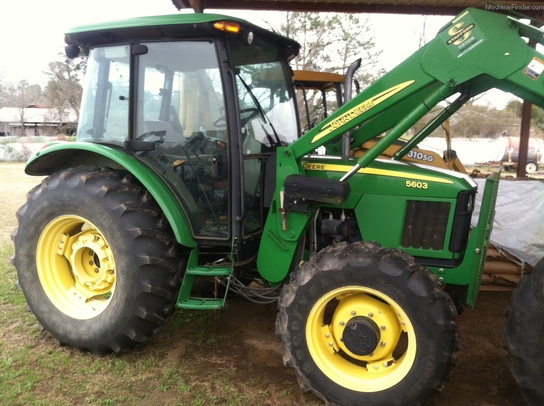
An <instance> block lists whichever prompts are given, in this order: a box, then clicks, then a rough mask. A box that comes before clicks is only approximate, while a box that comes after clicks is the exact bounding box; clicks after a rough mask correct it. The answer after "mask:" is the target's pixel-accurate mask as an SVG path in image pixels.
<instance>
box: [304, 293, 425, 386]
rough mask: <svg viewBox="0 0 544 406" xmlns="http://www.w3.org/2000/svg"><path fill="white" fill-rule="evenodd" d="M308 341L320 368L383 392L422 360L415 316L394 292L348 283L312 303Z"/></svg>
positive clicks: (343, 382) (348, 382) (337, 377)
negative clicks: (412, 317)
mask: <svg viewBox="0 0 544 406" xmlns="http://www.w3.org/2000/svg"><path fill="white" fill-rule="evenodd" d="M306 341H307V343H308V349H309V351H310V354H311V356H312V358H313V360H314V362H315V363H316V364H317V366H318V367H319V369H320V370H321V371H322V372H323V373H324V374H325V375H326V376H327V377H328V378H329V379H331V380H332V381H334V382H335V383H337V384H338V385H340V386H342V387H344V388H347V389H351V390H354V391H358V392H378V391H381V390H385V389H388V388H390V387H392V386H394V385H396V384H397V383H398V382H400V381H401V380H402V379H404V377H406V375H407V374H408V372H409V371H410V369H411V368H412V366H413V364H414V361H415V358H416V335H415V332H414V328H413V326H412V323H411V322H410V319H409V318H408V317H407V315H406V313H405V312H404V311H403V310H402V308H401V307H400V306H399V305H398V304H397V303H396V302H395V301H394V300H392V299H391V298H390V297H389V296H387V295H385V294H383V293H382V292H379V291H376V290H374V289H370V288H365V287H361V286H346V287H343V288H339V289H336V290H333V291H331V292H329V293H327V294H326V295H324V296H323V297H321V298H320V299H319V300H318V301H317V303H316V304H315V305H314V306H313V307H312V310H311V311H310V314H309V316H308V320H307V324H306Z"/></svg>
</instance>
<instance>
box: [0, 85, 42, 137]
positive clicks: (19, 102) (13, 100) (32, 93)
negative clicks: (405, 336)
mask: <svg viewBox="0 0 544 406" xmlns="http://www.w3.org/2000/svg"><path fill="white" fill-rule="evenodd" d="M5 94H6V95H8V97H7V100H6V105H9V106H12V107H16V108H17V110H18V116H19V117H18V118H19V123H20V124H21V136H24V135H25V121H26V120H25V113H26V110H27V109H28V107H29V106H31V105H33V104H40V103H42V102H43V101H44V99H43V94H42V88H41V86H39V85H31V84H30V83H28V81H26V80H21V81H20V82H18V83H12V82H8V83H7V84H6V85H5Z"/></svg>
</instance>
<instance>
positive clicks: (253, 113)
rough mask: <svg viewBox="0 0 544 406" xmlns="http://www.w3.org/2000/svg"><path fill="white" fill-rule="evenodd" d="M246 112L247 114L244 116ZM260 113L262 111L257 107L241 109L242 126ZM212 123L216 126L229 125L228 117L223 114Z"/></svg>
mask: <svg viewBox="0 0 544 406" xmlns="http://www.w3.org/2000/svg"><path fill="white" fill-rule="evenodd" d="M246 114H247V116H246V117H244V116H245V115H246ZM259 114H261V112H260V110H259V109H258V108H257V107H248V108H245V109H241V110H240V123H241V124H242V127H245V126H246V124H247V123H249V122H250V121H251V120H253V119H254V118H255V117H257V116H258V115H259ZM212 124H213V126H214V127H225V126H226V125H227V120H226V117H225V116H224V115H223V116H221V117H219V118H218V119H217V120H215V121H214V122H213V123H212Z"/></svg>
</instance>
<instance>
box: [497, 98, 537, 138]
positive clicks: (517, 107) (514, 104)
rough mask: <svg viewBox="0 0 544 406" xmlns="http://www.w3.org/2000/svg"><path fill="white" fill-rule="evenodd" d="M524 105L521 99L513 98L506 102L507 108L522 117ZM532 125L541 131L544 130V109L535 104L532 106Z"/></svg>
mask: <svg viewBox="0 0 544 406" xmlns="http://www.w3.org/2000/svg"><path fill="white" fill-rule="evenodd" d="M522 106H523V104H522V102H521V101H520V100H517V99H512V100H510V101H509V102H508V103H507V104H506V107H505V110H507V111H509V112H511V113H512V114H514V115H515V116H516V117H518V118H519V119H521V110H522ZM531 126H532V127H535V128H536V129H537V130H538V131H539V132H540V133H542V132H544V109H542V108H540V107H538V106H535V105H534V104H533V105H532V107H531Z"/></svg>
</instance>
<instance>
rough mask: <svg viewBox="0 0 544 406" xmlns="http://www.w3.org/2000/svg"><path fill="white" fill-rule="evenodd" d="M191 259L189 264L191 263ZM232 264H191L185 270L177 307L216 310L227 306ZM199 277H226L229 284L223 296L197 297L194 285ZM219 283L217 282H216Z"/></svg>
mask: <svg viewBox="0 0 544 406" xmlns="http://www.w3.org/2000/svg"><path fill="white" fill-rule="evenodd" d="M191 257H192V258H193V259H194V258H195V257H198V252H195V253H192V254H191ZM191 263H192V261H191V259H190V260H189V264H191ZM232 269H233V267H232V265H231V264H228V265H194V266H189V267H188V268H187V270H186V271H185V276H184V277H183V282H182V284H181V290H180V292H179V297H178V301H177V304H176V307H178V308H180V309H202V310H214V309H221V308H223V307H224V306H225V303H226V301H227V294H228V292H229V285H230V275H231V274H232ZM197 277H206V278H210V279H212V280H215V278H216V277H226V280H227V286H226V288H225V294H224V295H222V297H197V296H193V295H192V290H193V285H194V282H195V279H196V278H197ZM216 283H217V282H216Z"/></svg>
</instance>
